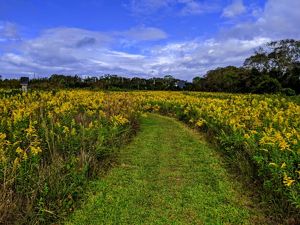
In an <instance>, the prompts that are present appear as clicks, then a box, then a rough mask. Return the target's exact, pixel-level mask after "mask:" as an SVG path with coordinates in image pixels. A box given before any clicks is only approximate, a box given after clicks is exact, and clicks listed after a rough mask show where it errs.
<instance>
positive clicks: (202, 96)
mask: <svg viewBox="0 0 300 225" xmlns="http://www.w3.org/2000/svg"><path fill="white" fill-rule="evenodd" d="M136 95H137V96H139V97H140V98H141V96H143V98H144V99H143V100H142V101H143V104H144V109H145V110H150V111H158V112H161V113H163V114H169V115H174V116H176V117H177V118H178V119H180V120H183V121H184V122H186V123H188V124H190V125H192V126H194V127H196V128H198V129H201V130H204V131H206V132H209V133H213V135H214V137H215V140H218V142H219V143H220V144H221V146H222V149H223V150H224V153H225V155H227V156H228V157H231V158H232V159H233V161H232V162H233V164H235V165H240V170H241V171H248V173H247V175H248V176H249V175H250V176H251V177H252V178H253V179H255V180H258V181H261V182H262V183H263V186H264V189H265V193H266V195H269V194H270V195H271V196H272V197H271V200H272V201H274V202H276V201H278V202H279V204H281V205H280V206H281V207H283V208H284V209H285V211H286V212H287V211H288V209H287V206H286V205H285V204H288V205H289V207H290V209H289V210H290V212H293V211H292V208H294V210H295V208H298V210H299V208H300V195H299V193H300V154H299V153H300V152H299V151H300V120H299V118H300V105H299V104H297V103H294V102H291V101H288V100H287V99H286V98H283V97H279V96H266V95H264V96H263V95H236V94H235V95H233V94H216V93H215V94H213V93H188V94H181V93H166V92H159V93H155V94H154V93H151V92H148V93H144V94H141V93H136ZM241 158H244V159H245V160H247V161H246V162H245V163H241V162H240V159H241ZM246 165H249V169H246V168H245V167H246ZM269 200H270V199H269Z"/></svg>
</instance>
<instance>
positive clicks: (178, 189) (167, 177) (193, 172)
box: [66, 114, 265, 225]
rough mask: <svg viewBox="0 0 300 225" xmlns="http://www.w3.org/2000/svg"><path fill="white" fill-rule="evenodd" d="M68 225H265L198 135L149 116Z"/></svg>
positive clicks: (214, 152) (178, 124) (219, 159)
mask: <svg viewBox="0 0 300 225" xmlns="http://www.w3.org/2000/svg"><path fill="white" fill-rule="evenodd" d="M119 157H120V158H119V162H120V163H119V164H118V165H117V166H115V167H113V168H112V169H111V170H110V171H109V172H108V174H106V175H105V176H104V177H103V178H101V179H99V180H98V181H96V182H95V183H94V186H95V188H96V190H97V191H96V192H95V193H94V194H93V193H91V194H90V196H89V198H88V200H87V202H86V203H85V204H83V206H82V208H81V209H80V210H77V211H75V212H74V214H73V215H71V217H70V219H69V220H68V221H67V223H66V224H82V225H87V224H97V225H98V224H213V225H215V224H264V223H265V221H264V216H263V215H262V214H260V212H259V210H258V209H256V207H255V205H254V203H253V202H252V201H251V199H250V198H249V197H247V196H246V195H245V193H244V192H243V191H242V189H241V188H240V184H239V183H238V182H237V181H235V180H234V179H233V178H232V176H230V174H228V172H227V171H226V169H225V165H224V163H222V160H221V158H220V156H219V155H218V154H217V152H216V150H214V149H212V148H211V147H209V146H208V145H207V144H206V143H205V141H204V140H203V139H201V135H200V134H198V133H196V132H194V131H193V130H190V129H189V128H187V127H186V126H185V125H183V124H181V123H180V122H177V121H176V120H174V119H171V118H167V117H163V116H159V115H152V114H151V115H148V117H146V118H143V119H142V121H141V131H140V132H139V133H138V135H137V136H136V137H135V138H134V140H133V141H132V142H131V143H130V144H129V145H128V146H126V147H125V148H124V149H121V151H120V156H119Z"/></svg>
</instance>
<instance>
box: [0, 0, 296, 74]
mask: <svg viewBox="0 0 300 225" xmlns="http://www.w3.org/2000/svg"><path fill="white" fill-rule="evenodd" d="M299 9H300V0H252V1H250V0H84V1H82V0H0V75H2V77H5V78H17V77H20V76H29V77H33V76H35V77H46V76H49V75H51V74H54V73H55V74H65V75H75V74H77V75H80V76H86V75H90V76H97V75H98V76H101V75H104V74H118V75H122V76H128V77H135V76H137V77H144V78H150V77H157V76H164V75H172V76H174V77H176V78H179V79H183V80H191V79H192V78H193V77H195V76H203V75H205V73H206V72H207V71H209V70H211V69H214V68H217V67H224V66H228V65H234V66H241V65H242V64H243V62H244V60H245V59H246V58H247V57H249V56H250V55H251V54H253V52H254V49H256V48H258V47H259V46H262V45H264V44H265V43H267V42H269V41H273V40H280V39H286V38H289V39H290V38H293V39H299V38H300V27H299V21H300V13H299Z"/></svg>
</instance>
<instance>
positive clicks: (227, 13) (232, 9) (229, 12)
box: [222, 0, 246, 18]
mask: <svg viewBox="0 0 300 225" xmlns="http://www.w3.org/2000/svg"><path fill="white" fill-rule="evenodd" d="M245 12H246V7H245V6H244V3H243V0H234V1H233V2H232V3H231V4H230V5H229V6H227V7H226V8H224V10H223V13H222V16H224V17H228V18H233V17H236V16H238V15H241V14H243V13H245Z"/></svg>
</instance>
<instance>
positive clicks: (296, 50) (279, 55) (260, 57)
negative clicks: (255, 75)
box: [244, 39, 300, 73]
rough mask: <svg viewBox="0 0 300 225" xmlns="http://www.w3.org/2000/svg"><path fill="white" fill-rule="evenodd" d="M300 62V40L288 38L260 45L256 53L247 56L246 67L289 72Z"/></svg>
mask: <svg viewBox="0 0 300 225" xmlns="http://www.w3.org/2000/svg"><path fill="white" fill-rule="evenodd" d="M299 62H300V41H296V40H293V39H286V40H281V41H272V42H269V43H267V44H266V45H265V46H264V48H263V47H260V48H259V49H258V50H256V51H255V54H254V55H252V56H250V57H249V58H247V59H246V60H245V62H244V67H245V68H248V69H252V68H256V69H257V70H259V71H260V72H262V71H266V72H270V71H271V70H273V71H280V72H281V73H285V72H287V70H289V69H292V68H293V67H294V66H295V65H296V64H298V63H299Z"/></svg>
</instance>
